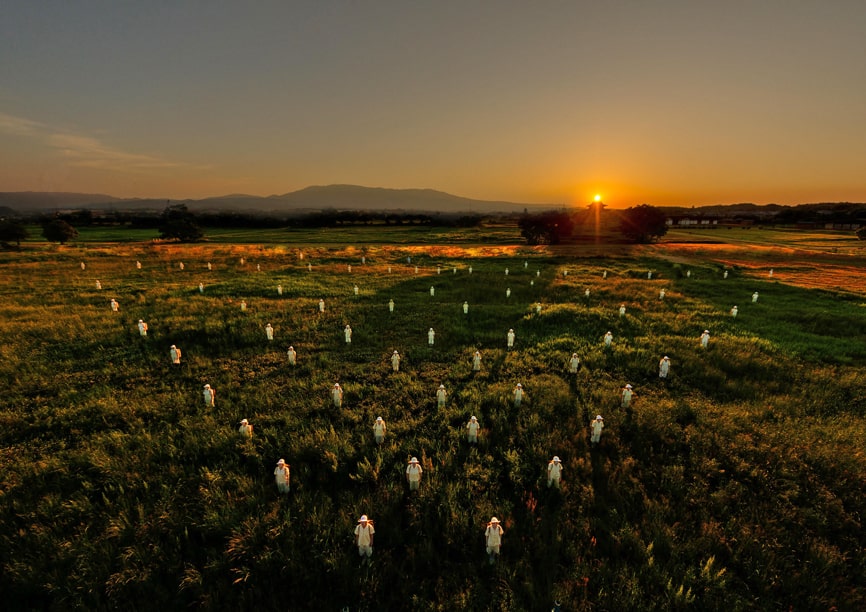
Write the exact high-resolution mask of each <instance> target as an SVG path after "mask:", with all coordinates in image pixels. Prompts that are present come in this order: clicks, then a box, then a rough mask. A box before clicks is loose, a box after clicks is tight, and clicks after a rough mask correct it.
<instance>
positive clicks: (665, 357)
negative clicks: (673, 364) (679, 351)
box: [662, 355, 670, 361]
mask: <svg viewBox="0 0 866 612" xmlns="http://www.w3.org/2000/svg"><path fill="white" fill-rule="evenodd" d="M662 359H667V360H668V361H670V357H668V356H667V355H665V356H664V357H662Z"/></svg>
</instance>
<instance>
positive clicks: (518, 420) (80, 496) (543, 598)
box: [0, 230, 866, 611]
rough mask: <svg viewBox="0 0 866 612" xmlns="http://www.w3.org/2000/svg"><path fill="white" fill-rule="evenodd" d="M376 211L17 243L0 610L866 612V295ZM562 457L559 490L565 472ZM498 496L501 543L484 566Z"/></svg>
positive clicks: (5, 294) (8, 352) (753, 256)
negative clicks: (284, 481) (412, 465)
mask: <svg viewBox="0 0 866 612" xmlns="http://www.w3.org/2000/svg"><path fill="white" fill-rule="evenodd" d="M356 232H357V230H346V231H345V232H343V233H340V232H336V233H334V232H332V231H331V230H329V231H328V232H327V233H324V234H317V233H315V232H307V233H293V234H292V237H291V238H290V239H289V238H283V239H282V240H280V239H278V236H277V233H268V232H263V233H262V236H261V240H257V241H256V240H254V238H255V235H254V234H251V233H244V234H243V235H239V234H236V235H235V238H237V239H238V240H239V241H242V242H247V241H248V242H249V243H248V244H230V243H229V242H228V241H229V240H230V238H231V236H230V235H229V234H223V239H224V240H226V242H225V243H222V242H219V239H218V237H217V236H213V237H212V243H210V244H204V245H192V246H182V245H154V244H149V243H129V244H105V243H100V242H95V241H94V242H88V241H85V242H83V243H77V244H74V245H71V246H68V247H62V248H58V247H50V248H46V247H42V246H38V245H37V246H31V247H30V248H27V249H25V250H24V251H22V252H20V253H2V254H0V266H2V270H3V274H2V280H0V295H2V300H0V340H2V342H0V351H2V356H3V359H2V360H0V376H2V380H4V381H8V382H6V383H5V384H4V389H3V393H2V394H0V418H2V424H3V429H2V430H3V444H2V449H0V452H2V455H0V456H2V465H3V468H4V469H3V476H2V479H0V491H2V497H0V513H2V514H0V543H2V547H0V562H2V573H0V592H2V593H3V594H4V606H5V607H6V608H7V609H11V610H32V609H51V610H68V609H88V610H96V609H116V608H122V609H153V608H159V607H163V608H167V609H180V608H188V607H192V608H198V609H206V610H224V609H233V610H266V609H289V610H339V609H341V608H342V607H343V606H349V607H350V609H351V610H353V611H354V610H441V611H452V610H547V609H549V608H550V606H551V604H552V602H553V600H554V599H560V600H562V602H563V609H564V610H671V609H694V610H752V609H760V610H788V609H794V610H830V609H834V608H835V609H838V610H858V609H864V608H866V587H864V586H863V585H864V584H866V557H864V555H863V550H864V547H866V536H864V533H863V530H862V517H863V516H866V497H864V495H863V488H864V485H866V456H864V450H863V441H864V440H866V400H864V392H866V316H864V315H866V304H864V295H866V293H863V294H861V293H858V291H856V290H855V291H839V290H837V289H835V288H833V286H832V284H831V285H830V286H829V288H828V287H824V288H820V287H805V286H799V285H798V284H796V283H789V282H786V281H785V280H784V277H785V274H786V273H790V274H791V275H792V276H793V275H795V273H794V272H786V271H785V266H783V265H779V263H778V262H777V259H776V257H777V256H778V255H779V254H778V253H776V252H775V251H773V252H769V251H763V250H761V249H749V250H744V249H743V248H741V247H740V248H738V249H737V248H735V245H733V243H729V246H727V247H725V249H720V250H713V248H712V247H713V245H709V246H707V245H703V246H701V247H700V248H701V249H705V250H698V249H697V248H696V247H693V246H691V245H682V244H669V245H660V246H654V247H651V248H642V249H634V251H633V252H632V253H631V254H622V252H621V250H617V253H618V254H617V256H615V257H602V256H601V255H600V254H599V252H597V251H596V250H595V249H587V250H586V253H587V254H589V256H586V257H581V256H579V252H578V251H577V250H574V251H572V255H571V256H568V257H565V256H555V254H554V251H552V250H548V249H544V248H535V249H529V248H525V247H521V246H514V245H513V241H512V245H511V246H509V245H508V244H506V243H507V242H508V241H507V240H506V239H505V237H504V236H502V237H500V238H497V239H496V240H495V241H494V242H493V244H490V245H489V246H487V245H486V244H484V242H485V241H481V240H477V241H476V240H469V239H468V236H470V235H471V232H469V231H468V230H467V232H462V231H461V232H457V233H456V234H454V235H452V236H451V237H449V234H447V233H446V234H443V233H433V232H430V233H428V234H427V235H426V238H422V237H421V235H420V234H419V235H418V236H417V239H416V235H415V234H414V233H413V232H404V233H402V234H399V235H398V236H397V237H395V242H396V244H391V245H382V244H372V243H365V241H364V240H362V239H360V237H359V236H358V234H356ZM209 234H210V233H209ZM451 238H453V239H451ZM341 240H344V241H345V244H352V245H354V246H351V247H347V246H342V245H339V244H338V243H339V242H340V241H341ZM424 240H427V241H429V243H428V244H415V242H422V241H424ZM464 240H466V241H467V242H469V243H470V244H467V245H466V246H461V245H460V243H461V242H463V241H464ZM499 240H501V242H502V244H497V241H499ZM772 248H774V249H775V248H783V247H782V245H778V244H776V245H773V247H772ZM706 249H709V250H706ZM300 254H303V256H304V258H303V259H301V258H300ZM788 255H789V259H783V260H781V261H782V262H783V263H784V262H788V263H791V262H793V261H795V259H796V261H800V259H799V258H800V256H799V255H796V254H795V255H796V257H795V259H791V258H790V256H791V255H792V254H791V253H789V254H788ZM829 256H832V257H839V254H838V253H837V254H834V253H830V254H828V257H829ZM241 257H243V258H244V259H245V262H244V264H243V265H242V264H241V263H240V258H241ZM361 257H365V258H366V263H365V264H361ZM407 257H412V263H411V264H409V263H407V261H406V258H407ZM136 260H139V261H141V263H142V268H141V269H140V270H139V269H137V268H136V266H135V262H136ZM82 261H84V262H85V263H86V269H85V270H82V269H81V267H80V265H79V264H80V262H82ZM524 261H526V262H527V267H524ZM803 261H804V262H805V261H807V260H806V259H803ZM809 261H811V262H812V267H813V268H815V269H816V270H817V272H818V273H820V271H821V269H822V267H824V266H826V267H827V268H828V269H829V268H833V267H837V266H841V265H843V263H844V262H840V261H839V260H837V259H833V260H832V261H827V262H825V261H823V260H821V259H820V258H816V257H812V258H811V259H809ZM180 262H183V263H184V269H183V270H181V269H180V266H179V264H180ZM208 262H211V263H212V267H213V269H212V270H211V271H208V269H207V263H208ZM738 262H739V263H738ZM307 264H309V265H310V266H311V267H312V271H308V269H307V267H306V266H307ZM416 264H417V265H418V266H419V269H418V272H417V273H416V272H415V267H414V266H415V265H416ZM849 264H850V265H852V266H853V267H856V266H855V265H854V264H851V262H849ZM349 265H351V266H352V269H351V272H350V271H349V268H348V266H349ZM258 266H261V270H260V271H259V270H258V269H257V267H258ZM437 266H439V267H441V273H437ZM469 266H472V273H471V274H470V273H469V271H468V268H469ZM726 266H727V267H728V269H729V276H728V278H726V279H724V278H723V277H722V270H723V269H724V268H725V267H726ZM767 266H775V267H776V269H777V270H778V272H777V273H776V274H774V277H772V278H769V277H768V276H767V274H766V273H765V268H766V267H767ZM389 267H390V272H389ZM454 268H457V272H456V273H454V272H453V269H454ZM506 268H508V269H509V274H508V276H506V275H505V269H506ZM605 271H606V272H607V278H606V279H603V278H602V275H603V272H605ZM648 271H652V272H653V278H652V280H648V279H647V272H648ZM566 272H567V275H566V274H565V273H566ZM687 272H691V275H690V276H688V277H687V275H686V273H687ZM818 276H820V274H818ZM96 279H99V280H100V282H101V284H102V289H101V290H97V289H96V288H95V281H96ZM200 283H201V284H202V285H203V287H204V290H203V292H200V291H199V284H200ZM277 285H282V288H283V294H282V295H281V296H280V295H278V294H277ZM356 285H357V286H358V295H357V296H356V295H355V293H354V286H356ZM431 286H433V287H435V296H432V297H431V295H430V291H429V290H430V287H431ZM507 288H510V289H511V295H510V297H506V289H507ZM587 288H589V289H590V296H589V297H588V298H587V297H585V294H584V291H585V289H587ZM662 288H664V289H665V290H666V296H665V299H664V300H660V299H659V291H660V290H661V289H662ZM754 291H758V292H759V295H760V298H759V300H758V301H757V302H756V303H752V301H751V295H752V293H753V292H754ZM112 297H113V298H116V299H117V300H118V301H119V303H120V311H119V312H117V313H112V312H111V310H110V308H109V306H108V302H109V300H110V299H111V298H112ZM320 298H322V299H324V300H325V302H326V310H325V312H324V313H319V312H318V310H317V303H318V300H319V299H320ZM389 299H393V300H394V302H395V310H394V313H389V311H388V307H387V303H388V300H389ZM241 301H244V302H246V304H247V309H246V310H245V311H242V310H241V308H240V303H241ZM464 301H468V303H469V313H468V315H464V314H463V311H462V304H463V302H464ZM536 304H540V305H541V312H540V313H537V312H536V309H535V305H536ZM621 304H624V305H625V306H626V308H627V312H626V315H625V316H624V317H620V316H619V315H618V309H619V307H620V305H621ZM733 305H738V307H739V314H738V316H737V317H736V318H732V317H731V316H730V314H729V310H730V308H731V307H732V306H733ZM139 319H143V320H145V321H147V322H148V324H149V327H150V329H149V332H148V336H147V337H146V338H142V337H140V336H139V332H138V329H137V327H136V323H137V321H138V320H139ZM267 323H271V324H272V325H273V327H274V329H275V340H274V341H273V342H268V341H267V339H266V337H265V332H264V326H265V325H266V324H267ZM347 324H350V325H351V326H352V328H353V330H354V333H353V337H352V343H351V344H350V345H347V344H346V343H345V342H344V340H343V328H344V327H345V326H346V325H347ZM430 327H433V328H434V329H435V331H436V343H435V345H434V346H433V347H429V346H428V345H427V330H428V329H429V328H430ZM509 328H513V329H514V331H515V332H516V337H517V340H516V344H515V348H514V350H512V351H508V350H506V348H505V336H506V332H507V331H508V329H509ZM705 328H706V329H709V330H710V332H711V340H710V345H709V347H708V349H705V350H704V349H701V347H700V345H699V342H698V337H699V336H700V334H701V332H702V331H703V330H704V329H705ZM608 330H610V331H612V333H613V335H614V341H613V346H612V347H611V348H610V349H605V348H604V346H603V343H602V336H603V335H604V333H605V332H606V331H608ZM171 344H176V345H177V346H179V347H180V348H181V349H182V350H183V352H184V358H183V364H182V365H181V366H179V367H174V366H172V365H171V364H170V360H169V354H168V353H169V346H170V345H171ZM289 344H292V345H293V346H294V348H295V349H296V350H297V353H298V364H297V365H296V366H294V367H292V366H290V365H289V364H288V362H287V359H286V348H287V347H288V345H289ZM395 349H396V350H399V351H400V353H401V355H402V356H403V362H402V365H401V371H400V372H399V373H393V372H391V368H390V362H389V356H390V355H391V353H392V352H393V351H394V350H395ZM476 349H477V350H480V351H481V353H482V355H483V365H482V370H481V372H479V373H473V372H472V369H471V358H472V354H473V353H474V351H475V350H476ZM573 352H576V353H577V354H578V355H579V356H580V359H581V364H582V367H581V369H580V371H579V372H578V374H577V375H573V374H569V373H568V370H567V363H568V360H569V357H570V356H571V354H572V353H573ZM663 355H668V356H670V358H671V361H672V368H671V374H670V376H669V377H668V379H666V380H661V379H659V377H658V369H657V368H658V362H659V359H660V358H661V357H662V356H663ZM337 381H339V382H340V384H341V385H342V387H343V388H344V390H345V398H344V405H343V408H342V409H336V408H334V407H333V406H332V404H331V402H330V398H329V389H330V388H331V387H332V386H333V384H334V382H337ZM518 382H520V383H522V385H523V387H524V389H525V390H526V395H527V399H526V400H525V401H524V404H523V405H522V406H521V407H520V408H516V407H515V406H514V405H513V402H512V390H513V388H514V386H515V385H516V384H517V383H518ZM205 383H208V384H210V385H212V386H213V387H214V389H215V390H216V393H217V396H216V407H215V408H214V409H210V408H207V407H205V406H204V403H203V401H202V396H201V390H202V386H203V385H204V384H205ZM440 383H441V384H444V385H445V386H446V388H447V390H448V393H449V398H448V402H447V404H446V406H445V407H444V408H437V406H436V401H435V392H436V388H437V387H438V385H439V384H440ZM625 383H630V384H632V385H634V388H635V400H634V401H633V403H632V406H631V408H629V409H624V408H621V407H620V406H619V390H620V388H621V387H622V386H623V385H624V384H625ZM596 414H602V415H603V416H604V420H605V430H604V433H603V435H602V441H601V444H600V445H599V446H598V447H597V448H592V447H591V446H590V444H589V429H588V428H589V422H590V420H591V419H592V418H594V417H595V415H596ZM471 415H476V416H477V417H478V420H479V421H480V423H481V426H482V432H481V435H480V441H479V444H478V446H477V447H470V446H469V445H467V443H466V442H465V440H464V436H463V432H464V431H465V425H466V422H467V421H468V420H469V417H470V416H471ZM377 416H382V417H383V418H384V419H385V421H386V422H387V424H388V434H387V436H386V438H385V443H384V444H383V445H382V446H381V447H377V445H376V444H375V443H374V441H373V435H372V425H373V422H374V420H375V418H376V417H377ZM241 418H247V419H249V420H250V422H251V423H252V424H253V425H254V427H255V434H254V436H253V438H252V439H251V440H243V439H241V438H240V437H239V436H238V434H237V427H238V421H240V419H241ZM553 455H558V456H559V457H561V458H562V460H563V466H564V471H563V479H564V483H563V488H562V490H561V491H557V490H550V489H548V488H547V486H546V476H545V474H546V466H547V462H548V461H549V460H550V458H551V457H552V456H553ZM413 456H416V457H418V459H419V460H420V461H421V464H422V466H423V468H424V478H423V480H422V483H421V488H420V491H419V492H417V493H410V492H409V490H408V486H407V484H406V481H405V477H404V472H405V467H406V463H407V461H408V460H409V458H411V457H413ZM279 458H285V459H286V461H287V462H288V463H290V464H291V467H292V490H291V493H290V494H289V495H288V496H284V497H283V496H280V495H279V494H278V493H277V489H276V486H275V484H274V480H273V469H274V466H275V464H276V461H277V460H278V459H279ZM362 513H363V514H368V515H369V516H370V517H371V518H372V519H373V520H374V521H375V525H376V540H375V552H374V554H373V558H372V564H371V565H370V566H369V567H367V566H362V565H361V563H360V561H359V559H358V555H357V550H356V549H355V547H354V545H353V536H352V530H353V529H354V526H355V524H356V521H357V519H358V516H360V515H361V514H362ZM493 515H495V516H497V517H499V518H500V519H501V520H502V521H503V526H504V529H505V535H504V537H503V546H502V557H501V558H500V559H499V560H498V561H497V562H496V564H494V565H492V566H491V565H489V564H488V563H487V558H486V554H485V552H484V539H483V533H484V527H485V524H486V522H487V521H488V520H489V519H490V517H491V516H493Z"/></svg>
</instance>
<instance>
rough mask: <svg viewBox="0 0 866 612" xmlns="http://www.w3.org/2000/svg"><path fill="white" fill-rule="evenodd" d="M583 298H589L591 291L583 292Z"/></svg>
mask: <svg viewBox="0 0 866 612" xmlns="http://www.w3.org/2000/svg"><path fill="white" fill-rule="evenodd" d="M583 297H586V298H588V297H589V289H587V290H586V291H584V292H583Z"/></svg>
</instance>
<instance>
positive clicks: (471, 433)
mask: <svg viewBox="0 0 866 612" xmlns="http://www.w3.org/2000/svg"><path fill="white" fill-rule="evenodd" d="M480 428H481V426H480V425H479V424H478V419H476V418H475V416H474V415H473V416H472V417H470V419H469V422H468V423H467V424H466V441H467V442H469V444H478V430H479V429H480Z"/></svg>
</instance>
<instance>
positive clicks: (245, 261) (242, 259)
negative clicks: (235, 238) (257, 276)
mask: <svg viewBox="0 0 866 612" xmlns="http://www.w3.org/2000/svg"><path fill="white" fill-rule="evenodd" d="M245 263H247V260H246V259H244V258H243V257H241V265H244V264H245Z"/></svg>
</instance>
